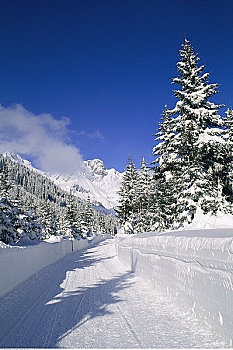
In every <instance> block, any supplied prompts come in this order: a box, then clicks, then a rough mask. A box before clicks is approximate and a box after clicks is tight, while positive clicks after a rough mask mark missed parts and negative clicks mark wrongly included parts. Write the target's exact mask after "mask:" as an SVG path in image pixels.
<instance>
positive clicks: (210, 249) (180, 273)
mask: <svg viewBox="0 0 233 350" xmlns="http://www.w3.org/2000/svg"><path fill="white" fill-rule="evenodd" d="M117 250H118V256H119V259H120V260H121V261H122V262H123V263H124V264H126V265H128V266H129V267H131V269H132V270H133V271H134V272H136V273H137V274H139V275H141V276H143V277H145V278H148V279H150V280H152V281H153V283H154V284H155V285H156V286H158V287H159V288H160V289H161V290H162V291H163V292H165V293H166V294H168V295H170V297H171V298H172V299H175V300H176V301H177V303H179V304H180V305H182V306H183V307H185V308H189V310H190V311H191V312H192V313H194V314H195V315H196V316H197V317H201V318H202V319H204V320H205V321H207V322H208V323H209V324H211V325H212V326H213V327H214V329H216V330H217V331H220V332H221V333H222V334H224V335H225V336H227V337H228V338H230V339H231V340H233V333H232V329H233V313H232V305H233V287H232V286H233V273H232V272H233V229H229V228H228V229H209V230H199V231H197V230H187V231H171V232H165V233H162V234H157V233H154V232H150V233H144V234H140V235H132V236H130V237H129V238H125V235H124V236H119V238H118V247H117Z"/></svg>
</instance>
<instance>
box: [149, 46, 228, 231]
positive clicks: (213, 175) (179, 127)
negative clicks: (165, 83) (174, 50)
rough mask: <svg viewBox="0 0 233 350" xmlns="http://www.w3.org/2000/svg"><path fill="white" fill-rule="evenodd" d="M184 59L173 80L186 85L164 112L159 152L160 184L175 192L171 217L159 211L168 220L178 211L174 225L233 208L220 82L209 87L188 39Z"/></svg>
mask: <svg viewBox="0 0 233 350" xmlns="http://www.w3.org/2000/svg"><path fill="white" fill-rule="evenodd" d="M180 56H181V59H180V61H179V62H178V64H177V68H178V72H179V75H178V77H176V78H175V79H173V83H176V84H178V85H180V87H181V88H180V89H177V90H175V91H174V96H175V97H176V98H177V99H178V101H177V103H176V106H175V108H174V109H171V110H169V109H168V108H167V107H166V108H165V110H164V114H163V121H162V124H161V125H160V130H159V133H157V138H156V141H160V143H159V145H156V146H155V148H154V155H155V156H156V157H157V158H156V162H158V169H156V172H157V173H158V174H159V175H161V177H160V176H158V181H160V182H161V179H162V178H163V182H164V183H165V184H164V190H163V191H162V192H164V193H165V192H168V191H171V193H172V198H169V201H168V203H167V206H168V207H170V209H171V210H168V215H165V209H163V208H162V207H161V205H160V210H161V214H162V215H163V217H164V218H165V220H166V216H167V217H169V212H170V213H171V212H172V211H173V213H174V217H175V218H176V219H175V220H176V221H175V222H174V223H173V227H179V226H180V225H182V224H183V223H184V222H191V221H192V219H193V217H194V215H195V212H196V210H197V208H198V207H200V208H202V210H203V211H204V212H205V213H207V212H211V213H216V212H217V210H219V209H220V210H226V208H228V209H229V206H228V201H229V198H230V197H229V193H231V188H230V187H229V184H227V182H226V176H225V174H224V173H225V171H227V170H226V160H227V159H228V150H227V147H226V142H225V140H224V132H223V122H222V118H221V116H220V115H219V114H218V110H219V109H220V108H221V107H222V105H215V104H214V103H213V102H210V101H209V98H210V97H212V96H213V95H215V94H216V92H217V90H216V89H217V87H218V84H210V83H208V78H209V73H204V74H203V70H204V68H205V67H204V65H201V66H198V61H199V57H198V56H197V54H195V52H194V50H193V47H192V46H191V44H190V42H189V41H188V40H187V39H185V42H184V44H183V45H182V49H181V50H180ZM171 185H172V186H171ZM157 188H158V186H157ZM159 188H161V186H159ZM158 197H159V198H160V199H161V196H158ZM164 208H167V207H166V206H165V207H164ZM228 209H227V210H228ZM165 226H166V225H165ZM168 226H169V225H168Z"/></svg>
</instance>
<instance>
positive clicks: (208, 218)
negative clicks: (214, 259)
mask: <svg viewBox="0 0 233 350" xmlns="http://www.w3.org/2000/svg"><path fill="white" fill-rule="evenodd" d="M209 228H210V229H214V228H218V229H222V228H232V236H233V215H231V214H225V213H222V212H221V211H218V212H217V214H216V215H211V213H207V214H204V213H203V211H202V210H201V209H200V208H197V211H196V213H195V217H194V219H193V221H192V222H191V224H187V225H186V226H184V227H183V228H182V229H181V230H184V229H185V230H195V229H197V230H199V229H200V230H201V229H209Z"/></svg>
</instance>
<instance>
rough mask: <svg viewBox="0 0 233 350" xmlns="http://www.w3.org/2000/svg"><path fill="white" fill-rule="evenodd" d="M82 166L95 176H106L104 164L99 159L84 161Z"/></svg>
mask: <svg viewBox="0 0 233 350" xmlns="http://www.w3.org/2000/svg"><path fill="white" fill-rule="evenodd" d="M84 164H85V166H86V167H87V168H89V169H90V170H91V171H92V172H93V173H94V174H96V175H101V176H105V175H107V171H106V168H105V165H104V162H103V161H102V160H100V159H92V160H86V161H84Z"/></svg>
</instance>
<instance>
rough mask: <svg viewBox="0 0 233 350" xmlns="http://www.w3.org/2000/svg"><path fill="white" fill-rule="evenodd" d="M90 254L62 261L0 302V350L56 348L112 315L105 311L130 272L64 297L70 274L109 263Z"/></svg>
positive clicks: (84, 252)
mask: <svg viewBox="0 0 233 350" xmlns="http://www.w3.org/2000/svg"><path fill="white" fill-rule="evenodd" d="M100 244H102V245H105V244H106V243H105V242H102V243H100ZM94 248H95V247H94V246H93V247H91V248H88V249H86V250H82V251H79V252H75V253H72V254H69V255H67V256H65V257H64V258H62V259H60V260H59V261H57V262H56V263H54V264H52V265H50V266H47V267H46V268H44V269H42V270H41V271H39V272H38V273H37V274H35V275H33V276H32V277H31V278H29V279H28V280H27V281H25V282H22V283H21V284H20V285H19V286H17V287H16V288H15V289H14V290H13V291H11V292H10V293H8V294H6V295H5V296H3V297H1V298H0V324H1V327H0V347H1V348H17V347H18V348H19V347H22V348H52V347H57V343H58V341H59V340H61V339H62V338H64V337H65V336H67V335H68V334H70V333H71V332H72V331H74V330H75V329H77V328H78V327H80V326H81V325H83V324H84V323H85V322H87V321H89V320H90V319H93V318H95V317H102V316H105V315H107V314H111V312H110V311H109V310H107V307H108V305H111V304H116V303H119V302H121V301H122V300H121V299H120V298H119V297H117V296H116V293H117V292H118V291H120V290H122V289H125V288H128V287H129V286H130V285H131V284H132V282H130V278H131V275H132V272H127V273H125V274H123V275H119V276H116V277H114V278H112V279H102V278H101V276H99V281H98V282H97V283H95V284H92V285H88V286H84V287H81V286H79V285H77V289H75V290H73V291H71V292H68V291H66V292H65V291H64V290H65V283H68V282H67V281H69V278H68V274H69V273H70V272H71V271H75V270H77V269H88V268H89V267H91V266H94V265H96V264H98V263H101V262H103V261H105V260H108V259H112V258H113V257H107V258H101V257H98V256H97V257H93V255H92V253H93V249H94ZM97 274H98V273H97ZM77 283H78V281H77ZM77 345H78V344H77Z"/></svg>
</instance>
